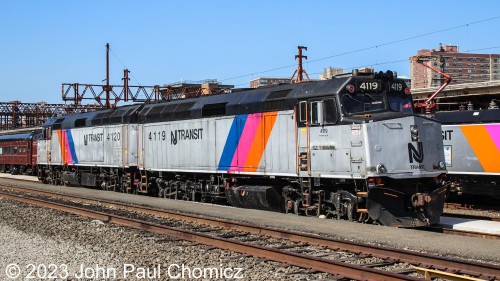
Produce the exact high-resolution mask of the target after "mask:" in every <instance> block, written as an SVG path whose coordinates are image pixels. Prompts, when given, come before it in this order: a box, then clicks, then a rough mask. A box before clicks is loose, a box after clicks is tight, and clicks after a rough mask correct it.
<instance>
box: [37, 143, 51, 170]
mask: <svg viewBox="0 0 500 281" xmlns="http://www.w3.org/2000/svg"><path fill="white" fill-rule="evenodd" d="M49 144H50V141H49V140H38V143H37V146H36V155H37V163H38V164H43V165H46V164H48V163H49V149H48V148H49Z"/></svg>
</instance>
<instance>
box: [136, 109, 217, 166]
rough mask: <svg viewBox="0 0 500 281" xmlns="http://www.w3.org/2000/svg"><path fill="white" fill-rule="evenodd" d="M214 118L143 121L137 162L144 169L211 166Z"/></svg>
mask: <svg viewBox="0 0 500 281" xmlns="http://www.w3.org/2000/svg"><path fill="white" fill-rule="evenodd" d="M214 127H215V122H214V120H213V119H212V120H210V119H198V120H189V121H180V122H171V123H153V124H145V125H144V126H143V133H142V141H141V142H142V144H141V145H142V150H143V153H142V155H143V156H142V157H141V161H140V162H141V163H143V165H144V169H146V170H160V171H161V170H164V171H175V170H179V169H182V170H197V171H210V170H212V171H213V170H214V167H215V166H214V164H215V157H214V150H213V147H215V142H214V141H213V140H214V139H215V138H214Z"/></svg>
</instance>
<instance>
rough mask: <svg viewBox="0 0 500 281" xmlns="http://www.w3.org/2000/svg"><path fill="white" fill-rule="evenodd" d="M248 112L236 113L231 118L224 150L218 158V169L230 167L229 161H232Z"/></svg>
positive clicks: (222, 169)
mask: <svg viewBox="0 0 500 281" xmlns="http://www.w3.org/2000/svg"><path fill="white" fill-rule="evenodd" d="M247 117H248V114H245V115H238V116H236V117H235V118H234V119H233V123H232V124H231V128H230V129H229V134H228V136H227V139H226V144H225V145H224V150H223V151H222V155H221V157H220V160H219V168H218V170H221V171H227V170H229V169H230V168H231V162H232V161H233V157H234V153H235V152H236V148H237V147H238V142H239V141H240V138H241V134H242V133H243V128H245V123H246V121H247Z"/></svg>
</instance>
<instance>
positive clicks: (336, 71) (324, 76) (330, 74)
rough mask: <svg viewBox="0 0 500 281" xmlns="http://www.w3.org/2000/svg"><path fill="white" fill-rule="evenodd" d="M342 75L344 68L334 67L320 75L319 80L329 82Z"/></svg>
mask: <svg viewBox="0 0 500 281" xmlns="http://www.w3.org/2000/svg"><path fill="white" fill-rule="evenodd" d="M342 73H344V70H343V69H342V68H333V67H329V68H325V71H323V73H322V74H320V75H319V80H327V79H330V78H332V77H333V76H335V75H338V74H342Z"/></svg>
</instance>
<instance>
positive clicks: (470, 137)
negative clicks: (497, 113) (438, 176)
mask: <svg viewBox="0 0 500 281" xmlns="http://www.w3.org/2000/svg"><path fill="white" fill-rule="evenodd" d="M442 134H443V142H444V152H445V156H446V166H447V167H448V171H449V173H450V174H474V175H499V174H500V162H499V161H498V159H500V124H473V125H443V130H442Z"/></svg>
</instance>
